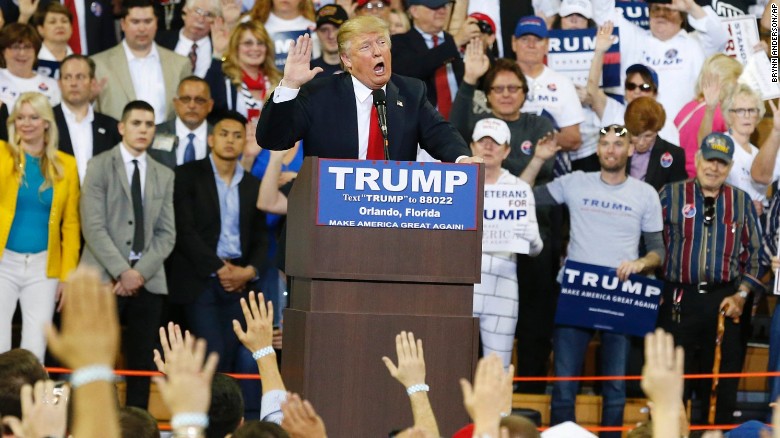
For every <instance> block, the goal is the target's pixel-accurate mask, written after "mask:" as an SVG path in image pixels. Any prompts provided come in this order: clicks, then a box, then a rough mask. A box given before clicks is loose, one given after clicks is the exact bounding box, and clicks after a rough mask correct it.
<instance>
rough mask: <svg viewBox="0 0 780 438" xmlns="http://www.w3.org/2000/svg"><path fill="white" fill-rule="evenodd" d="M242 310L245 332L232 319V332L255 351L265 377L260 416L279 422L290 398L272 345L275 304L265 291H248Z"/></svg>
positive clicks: (262, 374)
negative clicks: (265, 294)
mask: <svg viewBox="0 0 780 438" xmlns="http://www.w3.org/2000/svg"><path fill="white" fill-rule="evenodd" d="M241 311H242V312H243V313H244V320H245V321H246V331H245V330H244V329H243V328H242V327H241V324H240V323H239V322H238V321H237V320H235V319H234V320H233V331H234V332H235V333H236V336H237V337H238V340H239V341H241V343H242V344H243V345H244V347H246V348H247V349H248V350H249V351H251V352H252V357H253V358H254V359H255V361H256V362H257V369H258V371H259V373H260V376H261V377H262V379H263V396H262V398H261V408H260V419H261V420H263V421H271V422H274V423H277V424H280V423H281V422H282V411H281V406H280V405H281V403H282V402H283V401H284V400H285V399H286V398H287V397H286V392H285V388H284V382H283V381H282V375H281V374H280V373H279V365H278V364H277V363H276V352H275V351H274V348H273V346H272V341H273V323H274V305H273V303H271V302H270V301H268V302H266V301H265V297H264V296H263V294H262V293H258V294H257V297H255V293H254V292H249V299H248V300H246V299H244V298H241Z"/></svg>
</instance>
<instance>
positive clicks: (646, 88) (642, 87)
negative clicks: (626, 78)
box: [626, 82, 653, 93]
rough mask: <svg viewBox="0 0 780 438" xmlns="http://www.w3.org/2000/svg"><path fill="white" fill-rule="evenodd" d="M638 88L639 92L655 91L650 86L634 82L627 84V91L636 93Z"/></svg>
mask: <svg viewBox="0 0 780 438" xmlns="http://www.w3.org/2000/svg"><path fill="white" fill-rule="evenodd" d="M637 88H639V91H644V92H645V93H646V92H648V91H653V86H652V85H650V84H635V83H633V82H626V90H628V91H634V90H636V89H637Z"/></svg>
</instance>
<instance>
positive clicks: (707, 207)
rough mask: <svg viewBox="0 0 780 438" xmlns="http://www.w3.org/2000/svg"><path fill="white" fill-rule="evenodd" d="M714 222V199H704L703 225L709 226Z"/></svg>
mask: <svg viewBox="0 0 780 438" xmlns="http://www.w3.org/2000/svg"><path fill="white" fill-rule="evenodd" d="M714 221H715V198H713V197H712V196H705V197H704V225H706V226H708V227H709V226H710V225H712V223H713V222H714Z"/></svg>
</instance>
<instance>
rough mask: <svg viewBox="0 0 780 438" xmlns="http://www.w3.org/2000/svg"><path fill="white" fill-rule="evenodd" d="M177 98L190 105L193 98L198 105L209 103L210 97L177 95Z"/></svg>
mask: <svg viewBox="0 0 780 438" xmlns="http://www.w3.org/2000/svg"><path fill="white" fill-rule="evenodd" d="M176 100H178V101H179V102H181V103H183V104H185V105H189V104H190V102H192V101H193V100H194V101H195V103H196V104H197V105H205V104H207V103H208V102H209V100H208V99H206V98H205V97H200V96H198V97H192V96H177V97H176Z"/></svg>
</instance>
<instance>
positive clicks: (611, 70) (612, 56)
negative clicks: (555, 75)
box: [547, 28, 620, 87]
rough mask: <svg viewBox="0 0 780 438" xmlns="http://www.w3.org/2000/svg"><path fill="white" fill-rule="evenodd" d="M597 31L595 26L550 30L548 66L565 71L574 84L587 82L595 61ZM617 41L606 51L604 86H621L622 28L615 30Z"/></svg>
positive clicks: (564, 73) (562, 72)
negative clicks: (620, 34)
mask: <svg viewBox="0 0 780 438" xmlns="http://www.w3.org/2000/svg"><path fill="white" fill-rule="evenodd" d="M596 32H597V30H596V29H595V28H592V29H579V30H560V29H553V30H550V33H549V41H550V50H549V52H548V53H547V66H548V67H550V68H551V69H553V70H555V71H557V72H559V73H561V74H563V75H565V76H566V77H567V78H569V79H571V81H572V82H574V85H581V86H583V87H584V86H586V85H587V84H588V75H589V73H590V64H591V62H593V48H594V47H595V46H596ZM612 34H613V35H614V36H615V37H616V38H615V39H616V41H615V43H614V44H612V47H610V48H609V50H607V53H605V54H604V66H603V72H602V76H601V78H602V79H601V86H602V87H616V86H620V40H619V38H618V29H617V28H615V29H613V30H612Z"/></svg>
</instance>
